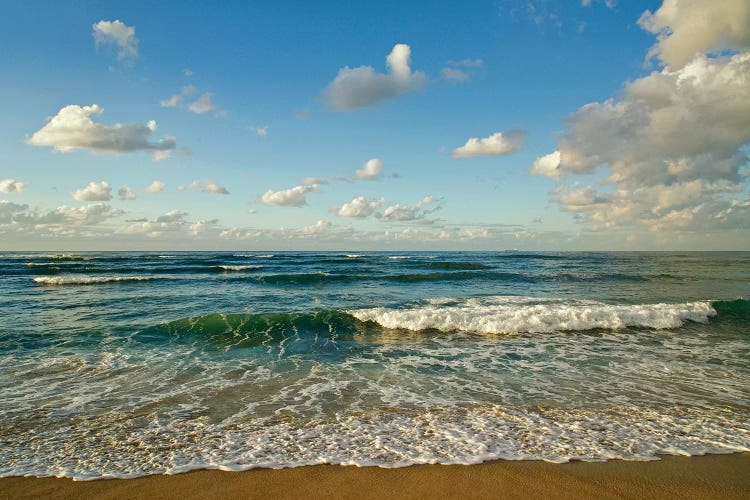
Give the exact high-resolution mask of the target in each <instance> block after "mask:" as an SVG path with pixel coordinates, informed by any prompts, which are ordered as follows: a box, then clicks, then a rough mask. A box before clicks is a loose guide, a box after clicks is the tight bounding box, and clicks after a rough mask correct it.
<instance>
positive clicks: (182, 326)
mask: <svg viewBox="0 0 750 500" xmlns="http://www.w3.org/2000/svg"><path fill="white" fill-rule="evenodd" d="M371 330H373V328H372V326H371V325H365V324H364V323H362V322H360V321H359V320H357V319H356V318H355V317H354V316H352V315H351V314H348V313H346V312H344V311H320V312H315V313H265V314H219V313H215V314H208V315H205V316H198V317H194V318H183V319H178V320H175V321H172V322H169V323H165V324H162V325H157V326H153V327H151V328H147V329H145V330H142V331H140V332H138V333H137V334H136V336H135V339H140V340H146V341H148V340H152V339H154V338H168V339H171V340H179V339H185V338H187V339H192V340H198V341H200V342H206V343H208V344H212V345H215V346H233V347H252V346H258V345H268V344H278V343H280V342H282V341H283V340H284V339H286V338H289V337H296V336H310V337H312V336H315V337H322V338H330V337H335V338H337V339H339V340H351V339H352V338H354V335H355V334H365V333H367V332H368V331H371Z"/></svg>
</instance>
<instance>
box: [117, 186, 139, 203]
mask: <svg viewBox="0 0 750 500" xmlns="http://www.w3.org/2000/svg"><path fill="white" fill-rule="evenodd" d="M117 197H118V198H119V199H120V200H122V201H131V200H135V193H134V192H133V191H132V190H131V189H130V188H129V187H128V186H123V187H121V188H120V189H119V190H118V191H117Z"/></svg>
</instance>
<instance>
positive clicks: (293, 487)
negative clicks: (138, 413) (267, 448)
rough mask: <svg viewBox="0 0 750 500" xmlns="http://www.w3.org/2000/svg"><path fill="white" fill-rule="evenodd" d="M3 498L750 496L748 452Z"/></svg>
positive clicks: (106, 483) (213, 479)
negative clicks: (645, 459) (650, 460)
mask: <svg viewBox="0 0 750 500" xmlns="http://www.w3.org/2000/svg"><path fill="white" fill-rule="evenodd" d="M0 498H2V499H5V498H86V499H89V498H111V499H121V498H148V499H172V498H174V499H190V498H259V499H273V498H311V499H315V498H321V499H331V498H354V499H357V500H362V499H369V498H373V499H375V498H376V499H391V498H425V499H427V498H429V499H434V498H461V499H465V498H507V499H514V498H519V499H532V498H571V499H581V498H596V499H608V498H638V499H644V498H659V499H663V498H664V499H666V498H691V499H692V498H701V499H702V498H717V499H718V498H721V499H732V498H750V454H747V453H744V454H734V455H709V456H704V457H665V458H664V459H663V460H661V461H657V462H625V461H619V460H616V461H610V462H606V463H584V462H574V463H569V464H550V463H545V462H532V461H526V462H504V461H500V462H492V463H486V464H481V465H469V466H465V465H418V466H413V467H405V468H400V469H382V468H378V467H342V466H336V465H318V466H312V467H299V468H295V469H283V470H269V469H255V470H250V471H247V472H223V471H213V470H203V471H195V472H189V473H186V474H179V475H174V476H148V477H143V478H138V479H109V480H99V481H80V482H76V481H71V480H70V479H57V478H25V477H10V478H3V479H0Z"/></svg>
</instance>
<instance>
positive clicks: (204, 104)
mask: <svg viewBox="0 0 750 500" xmlns="http://www.w3.org/2000/svg"><path fill="white" fill-rule="evenodd" d="M213 98H214V95H213V94H212V93H211V92H205V93H204V94H203V95H201V96H200V97H199V98H198V99H197V100H196V101H194V102H191V103H190V104H189V105H188V109H189V110H190V111H192V112H193V113H196V114H199V115H200V114H203V113H207V112H209V111H211V110H213V109H216V104H214V103H213Z"/></svg>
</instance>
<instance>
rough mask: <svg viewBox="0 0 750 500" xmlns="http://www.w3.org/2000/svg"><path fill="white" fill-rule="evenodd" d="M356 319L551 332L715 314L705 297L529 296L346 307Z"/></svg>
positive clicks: (415, 326)
mask: <svg viewBox="0 0 750 500" xmlns="http://www.w3.org/2000/svg"><path fill="white" fill-rule="evenodd" d="M348 312H349V313H350V314H352V315H353V316H354V317H355V318H357V319H359V320H360V321H373V322H375V323H378V324H379V325H381V326H383V327H385V328H389V329H406V330H413V331H423V330H439V331H443V332H453V331H464V332H475V333H486V334H515V333H551V332H556V331H584V330H594V329H607V330H620V329H623V328H626V327H646V328H654V329H671V328H678V327H680V326H682V325H683V324H684V323H685V322H686V321H694V322H699V323H706V322H708V319H709V318H710V317H712V316H715V315H716V314H717V312H716V309H714V307H713V306H712V304H711V302H710V301H698V302H687V303H682V304H638V305H612V304H604V303H600V302H594V301H570V300H568V301H563V300H558V299H536V298H531V297H484V298H472V299H461V300H454V299H432V300H428V301H427V302H426V303H424V304H419V305H413V306H409V307H404V308H397V309H394V308H385V307H376V308H370V309H357V310H351V311H348Z"/></svg>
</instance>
